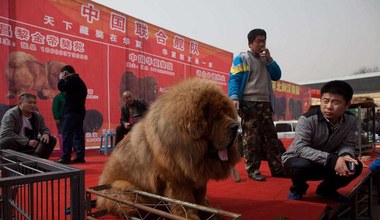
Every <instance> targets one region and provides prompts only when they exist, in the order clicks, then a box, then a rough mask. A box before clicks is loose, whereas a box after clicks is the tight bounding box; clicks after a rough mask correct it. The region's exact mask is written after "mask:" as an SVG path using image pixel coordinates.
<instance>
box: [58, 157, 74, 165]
mask: <svg viewBox="0 0 380 220" xmlns="http://www.w3.org/2000/svg"><path fill="white" fill-rule="evenodd" d="M56 162H58V163H62V164H70V163H71V160H70V159H65V158H63V157H61V158H59V159H58V160H57V161H56Z"/></svg>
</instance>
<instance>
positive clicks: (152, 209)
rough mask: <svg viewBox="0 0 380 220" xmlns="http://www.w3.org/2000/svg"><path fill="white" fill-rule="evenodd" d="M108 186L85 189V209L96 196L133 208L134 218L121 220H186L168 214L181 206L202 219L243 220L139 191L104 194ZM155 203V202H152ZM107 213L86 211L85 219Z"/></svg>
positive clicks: (125, 217) (208, 208)
mask: <svg viewBox="0 0 380 220" xmlns="http://www.w3.org/2000/svg"><path fill="white" fill-rule="evenodd" d="M110 187H111V186H110V185H100V186H95V187H91V188H89V189H86V203H87V207H91V201H93V198H92V197H93V196H92V195H96V196H98V197H103V198H107V199H109V200H112V201H114V206H115V207H122V206H123V205H128V206H130V207H133V208H134V209H135V211H136V215H135V216H134V217H132V218H131V217H130V216H128V214H127V213H125V215H123V216H120V217H121V219H157V220H160V219H176V220H180V219H187V218H184V217H180V216H178V215H175V214H172V213H170V208H169V206H173V205H178V206H181V207H182V209H183V210H184V211H186V209H187V208H192V209H197V210H198V212H199V213H202V219H215V217H217V218H218V219H220V217H223V219H235V220H241V219H243V218H242V216H241V215H240V214H236V213H232V212H227V211H224V210H220V209H216V208H211V207H206V206H201V205H197V204H193V203H189V202H184V201H180V200H175V199H170V198H167V197H163V196H159V195H156V194H151V193H148V192H144V191H139V190H131V191H126V192H123V193H106V192H104V190H106V189H109V188H110ZM120 194H131V195H133V197H134V198H135V202H131V201H127V200H123V199H120ZM138 197H147V198H149V200H150V201H152V203H149V204H142V203H138V202H137V201H139V199H138ZM153 201H156V202H153ZM108 215H109V212H108V211H107V210H99V209H96V208H95V209H94V210H92V209H90V208H88V209H87V219H91V220H96V219H97V218H99V217H100V218H101V219H103V217H105V216H108Z"/></svg>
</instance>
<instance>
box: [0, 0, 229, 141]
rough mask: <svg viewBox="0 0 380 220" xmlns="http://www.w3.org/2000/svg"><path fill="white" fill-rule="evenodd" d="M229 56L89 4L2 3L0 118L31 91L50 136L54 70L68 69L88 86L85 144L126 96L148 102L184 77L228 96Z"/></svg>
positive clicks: (113, 117) (113, 119) (114, 117)
mask: <svg viewBox="0 0 380 220" xmlns="http://www.w3.org/2000/svg"><path fill="white" fill-rule="evenodd" d="M231 62H232V53H230V52H227V51H224V50H221V49H218V48H215V47H212V46H210V45H207V44H204V43H201V42H199V41H196V40H193V39H190V38H188V37H185V36H182V35H180V34H177V33H174V32H171V31H169V30H166V29H164V28H160V27H157V26H155V25H152V24H149V23H146V22H144V21H141V20H138V19H135V18H133V17H131V16H128V15H125V14H123V13H120V12H118V11H115V10H112V9H109V8H107V7H104V6H102V5H99V4H97V3H94V2H88V1H81V0H75V1H69V0H65V1H62V0H50V1H49V0H28V1H22V0H1V8H0V69H1V70H4V74H0V84H1V88H0V116H1V117H2V115H3V114H4V112H5V111H6V110H7V109H9V107H10V106H12V105H15V104H17V97H18V95H19V94H21V93H23V92H31V93H34V94H36V95H37V96H38V97H39V100H38V104H37V105H38V108H39V111H40V112H41V113H42V114H43V115H44V117H45V120H46V122H47V125H48V127H49V128H50V129H51V130H52V133H57V129H56V127H55V124H54V120H53V115H52V110H51V106H52V99H53V97H54V96H55V95H56V94H57V93H58V92H59V91H58V90H57V82H58V73H59V69H60V68H61V67H62V66H63V65H65V64H69V65H72V66H73V67H74V68H75V70H76V72H77V73H79V75H80V76H81V78H82V79H83V80H84V82H85V83H86V85H87V87H88V96H87V101H86V109H87V114H86V119H85V125H84V126H85V132H86V145H87V146H97V145H99V140H100V134H101V132H102V130H103V129H114V128H115V127H116V126H117V124H118V123H119V118H120V106H121V104H122V103H121V102H120V95H121V93H122V92H123V91H124V90H130V91H132V93H133V94H134V95H135V97H140V98H143V99H145V100H146V101H147V102H149V103H151V102H153V100H155V98H156V97H157V96H158V95H159V94H160V93H162V92H163V91H165V89H166V88H167V87H168V86H170V85H172V84H173V83H176V82H178V81H180V80H183V79H186V78H189V77H201V78H208V79H212V80H215V81H217V82H218V83H219V84H220V85H221V86H222V87H223V88H224V90H225V91H227V81H228V73H229V69H230V66H231Z"/></svg>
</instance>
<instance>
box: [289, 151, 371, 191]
mask: <svg viewBox="0 0 380 220" xmlns="http://www.w3.org/2000/svg"><path fill="white" fill-rule="evenodd" d="M284 165H285V168H286V169H287V171H288V174H289V175H290V178H291V180H292V186H291V187H290V191H291V192H293V193H298V194H305V193H306V190H307V188H308V184H307V183H306V181H308V180H323V181H322V182H321V183H320V184H319V186H318V187H319V188H321V190H323V191H325V192H334V191H336V190H337V189H339V188H342V187H344V186H347V185H348V184H349V183H350V182H351V181H352V180H354V179H355V178H356V177H358V176H359V175H360V174H361V172H362V169H363V165H362V163H361V162H360V161H359V165H356V166H355V174H354V175H352V176H347V177H346V176H339V175H336V172H335V169H334V167H335V164H327V165H326V166H324V165H322V164H317V163H314V162H312V161H310V160H307V159H304V158H300V157H292V158H289V159H288V160H287V161H286V162H285V164H284Z"/></svg>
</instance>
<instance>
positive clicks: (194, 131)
mask: <svg viewBox="0 0 380 220" xmlns="http://www.w3.org/2000/svg"><path fill="white" fill-rule="evenodd" d="M208 109H209V106H208V103H207V102H206V101H201V102H199V103H198V104H197V105H196V107H194V108H189V109H188V124H187V129H188V131H189V133H190V135H191V136H192V137H193V138H194V139H199V138H201V137H202V136H203V135H204V134H205V133H206V129H207V124H208V123H207V116H208V111H209V110H208Z"/></svg>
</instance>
